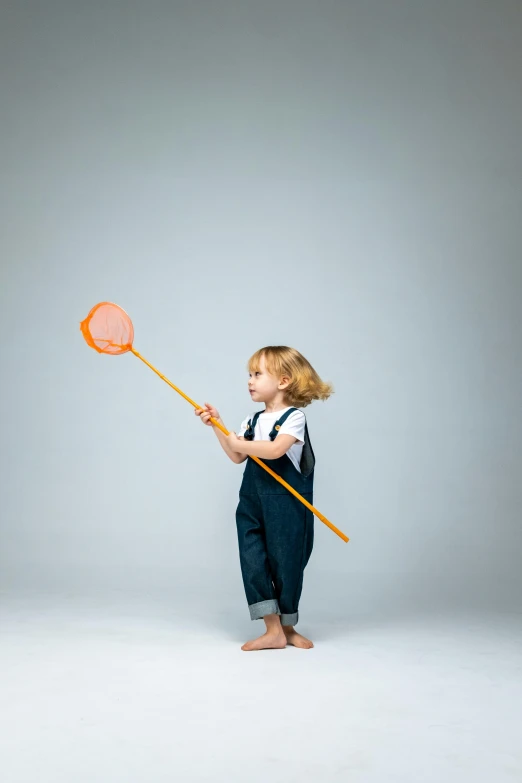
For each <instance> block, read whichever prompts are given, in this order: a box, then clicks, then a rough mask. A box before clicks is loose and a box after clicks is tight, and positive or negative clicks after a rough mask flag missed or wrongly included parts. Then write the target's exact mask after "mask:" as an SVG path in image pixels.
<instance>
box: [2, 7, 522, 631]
mask: <svg viewBox="0 0 522 783" xmlns="http://www.w3.org/2000/svg"><path fill="white" fill-rule="evenodd" d="M0 36H1V40H0V44H1V46H0V78H1V99H2V101H1V106H2V123H1V129H0V132H1V141H2V143H1V147H0V155H1V160H0V163H1V199H2V201H1V206H2V208H1V212H0V220H1V232H0V242H1V309H0V318H1V337H2V339H1V351H2V355H1V364H0V367H1V374H2V382H1V386H0V389H1V414H2V429H1V432H2V452H1V453H2V465H1V474H0V475H1V506H0V513H1V529H0V536H1V538H0V558H1V560H0V567H1V572H0V577H1V582H0V584H1V586H2V588H9V589H13V588H16V589H18V588H20V589H22V588H27V587H36V588H37V589H38V590H44V589H51V588H55V587H56V586H59V587H60V589H64V588H65V589H70V590H72V589H84V588H87V587H89V588H93V587H96V588H97V589H100V590H105V589H108V588H109V587H111V588H114V587H117V588H118V589H120V590H124V591H128V592H129V594H130V593H131V592H132V591H136V592H140V591H147V590H152V589H154V590H158V589H159V590H165V591H169V595H171V596H172V597H171V600H172V602H173V605H174V604H175V603H176V602H181V603H182V602H183V601H184V599H185V598H186V596H187V595H188V594H189V593H190V594H191V596H192V597H194V596H195V600H196V602H197V601H198V600H201V605H202V610H203V612H204V611H205V610H206V608H207V607H208V603H206V602H208V601H213V602H214V609H218V608H219V607H220V606H225V605H226V606H227V607H228V608H231V607H232V609H233V610H234V611H237V612H238V615H239V614H240V613H244V615H246V612H247V610H246V603H245V601H244V597H243V593H242V584H241V578H240V572H239V562H238V557H237V543H236V533H235V521H234V511H235V507H236V502H237V492H238V488H239V484H240V480H241V473H242V471H243V469H244V465H242V466H236V465H234V464H232V463H231V462H230V461H229V460H228V459H227V457H226V456H225V454H224V453H223V452H222V451H221V449H220V447H219V444H218V443H217V439H216V438H215V435H214V434H213V433H212V432H211V431H210V430H209V429H206V428H204V427H203V426H202V425H201V424H200V423H199V421H197V420H196V417H195V416H194V414H193V409H192V407H191V406H190V405H189V404H188V403H187V402H185V401H184V400H183V399H182V398H181V397H179V395H177V394H176V393H175V392H173V391H172V390H171V389H169V388H168V387H167V385H166V384H164V383H162V381H161V380H160V379H158V378H157V377H156V376H155V375H154V374H153V373H152V372H151V371H150V370H148V369H147V368H146V367H145V366H144V365H142V364H141V363H140V362H139V361H138V360H137V359H136V358H134V357H133V356H132V355H126V356H122V357H117V358H111V357H105V356H99V355H97V354H96V353H95V352H94V351H91V350H89V349H88V348H87V347H86V345H85V344H84V342H83V340H82V337H81V335H80V332H79V322H80V320H82V319H83V318H84V317H85V316H86V315H87V313H88V311H89V310H90V308H91V307H92V306H93V305H94V304H95V303H96V302H98V301H100V300H105V299H108V300H111V301H115V302H117V303H118V304H120V305H121V306H122V307H124V308H125V309H126V310H127V311H128V312H129V314H130V315H131V317H132V319H133V322H134V327H135V346H136V348H137V349H138V350H139V351H141V352H142V353H143V355H144V356H145V357H146V358H147V359H148V360H149V361H151V362H152V363H153V364H155V365H156V366H157V367H158V369H159V370H160V371H161V372H163V373H164V374H165V375H166V376H167V377H168V378H170V379H171V380H172V381H173V382H174V383H176V384H177V385H179V386H180V387H181V388H182V389H183V390H184V391H185V392H186V393H187V394H188V395H189V396H191V397H193V398H194V399H196V400H197V401H198V402H200V403H202V402H204V401H210V402H212V403H213V404H215V405H216V406H217V407H218V409H219V410H220V412H221V415H222V417H223V419H224V421H225V423H226V425H227V426H228V427H229V428H230V429H233V430H236V431H237V429H238V428H239V424H240V422H241V420H242V419H243V418H244V417H245V415H246V414H248V413H249V412H251V411H252V409H253V408H252V404H251V401H250V398H249V395H248V393H247V386H246V382H247V371H246V361H247V359H248V357H249V356H250V355H251V354H252V353H253V352H254V351H255V350H256V349H258V348H259V347H261V346H262V345H266V344H274V343H277V344H288V345H292V346H295V347H296V348H298V349H299V350H300V351H301V352H302V353H304V355H305V356H307V358H308V359H309V360H310V361H311V363H312V364H313V365H314V366H315V368H316V369H317V371H318V372H319V373H320V375H321V376H322V377H323V378H324V379H326V380H330V381H332V382H333V383H334V386H335V390H336V391H335V395H334V396H333V397H332V398H331V399H330V400H329V401H328V402H326V403H314V404H313V405H312V406H311V407H309V408H307V409H306V413H307V415H308V421H309V427H310V432H311V438H312V443H313V445H314V449H315V452H316V457H317V470H316V491H315V504H316V506H317V507H318V508H319V509H320V510H321V511H322V513H324V514H325V515H326V516H327V517H329V518H330V519H331V520H332V522H334V523H335V524H336V525H337V526H338V527H339V528H340V529H341V530H343V531H344V532H345V533H346V534H347V535H348V536H350V539H351V540H350V543H348V544H344V543H343V542H342V541H341V540H340V539H339V538H337V536H335V535H334V534H333V533H332V532H331V531H329V530H328V529H327V528H326V527H325V526H324V525H323V524H322V523H321V522H320V521H318V520H316V545H315V551H314V554H313V556H312V560H311V562H310V565H309V567H308V569H307V576H306V580H305V589H304V593H303V599H302V609H303V611H305V609H307V608H310V609H311V608H312V607H313V606H315V608H314V611H315V610H316V609H322V610H323V611H324V612H325V614H326V615H328V616H330V617H332V619H335V617H346V616H347V615H348V614H350V613H352V612H358V611H361V612H365V611H371V610H373V609H375V608H384V609H386V611H388V610H390V609H391V608H392V607H393V608H394V609H395V610H397V609H398V608H399V607H402V608H406V607H416V608H417V609H419V608H421V607H425V608H428V607H432V608H433V607H435V608H437V607H444V606H457V605H461V604H462V605H469V606H471V605H477V604H480V605H482V606H491V607H495V608H496V609H502V608H505V609H510V610H512V609H513V608H519V607H520V588H521V584H520V582H521V569H520V557H521V553H522V533H521V524H520V508H521V501H522V489H521V481H520V479H521V469H522V459H521V445H520V443H521V434H522V433H521V429H522V427H521V415H520V395H521V388H522V383H521V382H522V377H521V376H522V370H521V347H522V339H521V338H522V335H521V320H522V319H521V314H520V311H521V301H522V297H521V294H522V263H521V256H520V248H521V239H522V220H521V207H522V195H521V193H522V187H521V186H522V146H521V143H520V141H521V138H522V108H521V83H522V7H521V4H520V2H516V1H515V0H513V1H512V2H510V1H509V0H497V2H495V3H490V2H486V1H485V0H480V1H477V2H473V0H457V1H455V0H451V1H450V0H437V2H435V0H433V2H428V1H426V2H420V1H417V2H414V1H413V0H411V1H410V2H408V1H407V0H394V2H389V1H387V0H360V1H359V2H352V1H351V0H347V1H346V2H341V1H340V0H338V1H337V2H330V1H328V0H321V1H320V2H319V0H317V2H308V1H303V2H296V1H294V2H288V1H287V0H277V2H276V1H273V0H270V1H266V0H264V1H263V2H249V1H248V0H244V1H243V2H231V1H230V2H227V1H225V0H219V2H201V1H199V0H192V2H188V0H187V2H147V3H145V2H143V3H136V2H125V3H123V2H122V3H116V2H103V3H102V2H91V3H90V4H85V3H80V2H57V1H56V0H52V1H48V2H44V3H37V2H21V3H11V2H9V3H8V2H4V3H2V13H1V23H0ZM254 407H255V406H254ZM198 596H199V598H198ZM169 600H170V599H169ZM314 602H316V603H315V605H314ZM244 615H243V614H241V617H243V616H244Z"/></svg>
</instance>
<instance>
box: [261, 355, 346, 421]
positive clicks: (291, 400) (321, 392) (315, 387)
mask: <svg viewBox="0 0 522 783" xmlns="http://www.w3.org/2000/svg"><path fill="white" fill-rule="evenodd" d="M262 356H263V357H264V359H265V365H266V369H267V370H268V372H269V373H270V374H271V375H274V376H275V377H276V378H280V377H281V376H282V375H287V376H288V377H289V378H290V383H289V384H288V386H287V387H286V389H284V395H285V401H286V402H287V403H288V404H289V405H290V406H291V407H293V408H306V406H307V405H310V403H311V402H313V401H314V400H327V399H328V397H330V395H331V394H333V393H334V388H333V386H332V384H331V383H326V382H325V381H323V380H321V378H320V377H319V375H318V374H317V373H316V371H315V370H314V368H313V367H312V365H311V364H310V362H309V361H308V360H307V359H305V357H304V356H303V355H302V354H300V353H299V351H296V349H295V348H288V346H286V345H267V346H265V347H264V348H260V349H259V351H256V352H255V353H254V354H253V355H252V356H251V357H250V359H249V360H248V365H247V366H248V370H249V372H257V371H258V370H259V366H260V361H261V357H262Z"/></svg>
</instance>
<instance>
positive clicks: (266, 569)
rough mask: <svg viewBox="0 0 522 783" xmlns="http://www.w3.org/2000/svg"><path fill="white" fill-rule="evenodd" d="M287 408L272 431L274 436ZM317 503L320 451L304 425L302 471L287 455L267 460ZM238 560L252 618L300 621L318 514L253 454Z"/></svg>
mask: <svg viewBox="0 0 522 783" xmlns="http://www.w3.org/2000/svg"><path fill="white" fill-rule="evenodd" d="M296 410H297V408H291V409H290V410H287V411H285V413H284V414H283V415H282V416H281V418H280V419H278V421H276V423H275V424H274V427H273V429H272V431H271V432H270V435H269V437H270V440H271V441H273V440H274V438H275V437H276V436H277V434H278V431H279V429H280V427H281V425H282V424H283V422H284V421H285V420H286V419H287V417H288V416H290V414H291V413H293V412H294V411H296ZM262 412H263V411H258V412H257V413H256V414H255V416H254V417H253V419H251V420H250V421H249V422H248V428H247V430H246V432H245V435H244V437H245V440H254V431H255V427H256V423H257V419H258V417H259V415H260V414H261V413H262ZM262 461H263V462H264V463H266V465H267V466H268V467H269V468H271V469H272V470H273V471H274V473H277V475H278V476H280V477H281V478H282V479H284V480H285V481H286V482H287V484H290V486H291V487H293V488H294V489H295V490H296V491H297V492H299V494H300V495H302V496H303V497H304V498H305V500H307V501H308V502H309V503H310V504H312V505H313V485H314V467H315V456H314V452H313V449H312V445H311V443H310V439H309V437H308V426H307V425H305V439H304V446H303V451H302V454H301V462H300V468H301V471H302V472H301V473H299V471H298V470H297V469H296V467H295V465H293V464H292V461H291V460H290V458H289V457H288V456H287V454H283V456H282V457H279V459H264V460H262ZM236 525H237V535H238V542H239V560H240V563H241V573H242V576H243V584H244V587H245V593H246V599H247V602H248V608H249V610H250V618H251V619H252V620H259V619H261V618H262V617H264V616H265V615H267V614H280V615H281V623H282V625H295V624H296V623H297V622H298V619H299V614H298V606H299V599H300V597H301V591H302V587H303V572H304V569H305V566H306V564H307V563H308V560H309V559H310V555H311V554H312V548H313V542H314V515H313V512H312V511H310V510H309V509H308V508H306V506H305V505H303V503H301V501H300V500H298V499H297V498H296V497H294V495H292V493H291V492H289V491H288V490H287V489H286V487H284V486H283V485H282V484H280V483H279V482H278V481H276V479H275V478H274V477H273V476H271V475H270V474H269V473H267V471H266V470H264V469H263V468H262V467H260V466H259V465H258V464H257V463H256V462H254V460H253V459H250V457H248V459H247V464H246V468H245V472H244V474H243V482H242V484H241V488H240V490H239V505H238V507H237V510H236Z"/></svg>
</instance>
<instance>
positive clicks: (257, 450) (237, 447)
mask: <svg viewBox="0 0 522 783" xmlns="http://www.w3.org/2000/svg"><path fill="white" fill-rule="evenodd" d="M221 435H222V437H223V439H224V440H225V441H227V446H228V448H229V449H230V450H231V451H232V453H234V452H235V453H236V455H238V456H240V457H243V459H246V457H247V456H252V457H259V459H279V457H282V456H283V454H286V452H287V451H288V449H289V448H290V446H293V444H294V443H297V438H294V436H293V435H278V436H277V438H276V439H275V440H272V441H271V440H245V439H244V438H238V437H237V435H236V434H235V432H231V433H230V435H228V437H227V436H226V435H223V433H221ZM243 459H241V460H240V462H243Z"/></svg>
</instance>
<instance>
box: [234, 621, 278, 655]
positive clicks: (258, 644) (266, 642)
mask: <svg viewBox="0 0 522 783" xmlns="http://www.w3.org/2000/svg"><path fill="white" fill-rule="evenodd" d="M284 647H286V635H285V634H284V633H283V630H282V628H281V626H279V630H278V631H277V632H275V633H274V632H271V633H268V632H267V633H264V634H263V636H260V637H259V639H252V641H251V642H245V644H244V645H243V646H242V648H241V649H242V650H246V651H247V652H250V650H282V649H283V648H284Z"/></svg>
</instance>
